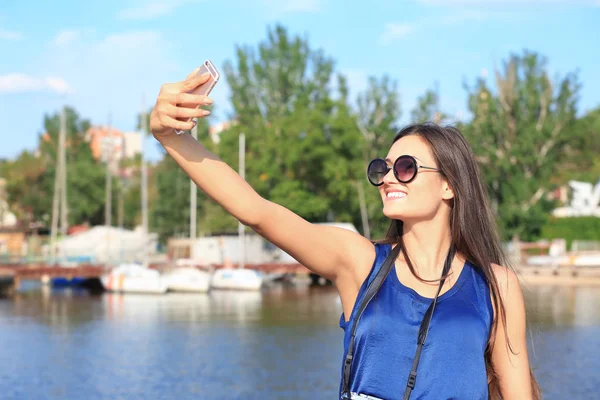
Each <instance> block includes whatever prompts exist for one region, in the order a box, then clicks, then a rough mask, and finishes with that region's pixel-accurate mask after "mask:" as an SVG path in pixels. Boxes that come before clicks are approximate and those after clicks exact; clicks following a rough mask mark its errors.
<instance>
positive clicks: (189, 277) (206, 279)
mask: <svg viewBox="0 0 600 400" xmlns="http://www.w3.org/2000/svg"><path fill="white" fill-rule="evenodd" d="M211 278H212V273H211V272H209V271H205V270H201V269H198V268H194V267H177V268H175V269H173V270H171V271H167V272H164V273H163V279H164V281H165V282H166V284H167V288H168V290H169V291H173V292H203V293H204V292H208V290H209V289H210V281H211Z"/></svg>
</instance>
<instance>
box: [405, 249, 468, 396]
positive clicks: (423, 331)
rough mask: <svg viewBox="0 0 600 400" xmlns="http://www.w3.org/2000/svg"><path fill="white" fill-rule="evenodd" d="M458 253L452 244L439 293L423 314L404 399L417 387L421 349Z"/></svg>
mask: <svg viewBox="0 0 600 400" xmlns="http://www.w3.org/2000/svg"><path fill="white" fill-rule="evenodd" d="M455 253H456V249H455V248H454V245H451V246H450V251H449V252H448V256H447V257H446V262H445V263H444V269H443V270H442V278H441V279H440V284H439V286H438V290H437V293H436V294H435V297H434V298H433V301H432V302H431V304H429V307H428V308H427V311H425V315H424V316H423V321H421V325H420V326H419V336H418V337H417V351H416V353H415V358H414V360H413V365H412V368H411V370H410V374H409V375H408V381H407V382H406V389H405V391H404V397H403V398H402V399H403V400H408V399H409V398H410V394H411V392H412V390H413V389H414V387H415V383H416V382H417V368H418V367H419V360H420V359H421V351H422V350H423V345H424V344H425V339H427V334H428V333H429V324H430V323H431V318H432V317H433V311H434V310H435V305H436V304H437V299H438V296H439V295H440V292H441V291H442V287H443V286H444V282H445V281H446V278H445V277H446V274H448V271H450V267H451V266H452V260H453V259H454V254H455Z"/></svg>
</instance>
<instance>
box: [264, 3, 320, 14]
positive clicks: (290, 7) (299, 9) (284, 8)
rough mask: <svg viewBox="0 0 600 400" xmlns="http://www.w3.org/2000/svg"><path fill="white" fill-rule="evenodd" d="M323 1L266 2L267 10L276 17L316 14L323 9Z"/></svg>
mask: <svg viewBox="0 0 600 400" xmlns="http://www.w3.org/2000/svg"><path fill="white" fill-rule="evenodd" d="M322 1H323V0H287V1H284V0H264V3H265V7H266V8H267V10H268V11H269V12H270V13H272V14H276V15H281V14H294V13H315V12H319V11H321V9H322V8H323V4H322Z"/></svg>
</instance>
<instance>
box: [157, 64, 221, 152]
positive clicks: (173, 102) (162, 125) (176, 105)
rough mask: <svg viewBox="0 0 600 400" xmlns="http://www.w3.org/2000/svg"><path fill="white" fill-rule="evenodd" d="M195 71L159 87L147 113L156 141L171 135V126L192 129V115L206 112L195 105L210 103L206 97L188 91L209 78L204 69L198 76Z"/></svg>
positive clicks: (179, 128) (172, 131) (198, 115)
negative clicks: (152, 105)
mask: <svg viewBox="0 0 600 400" xmlns="http://www.w3.org/2000/svg"><path fill="white" fill-rule="evenodd" d="M197 71H198V69H196V70H194V72H192V73H191V74H189V75H188V77H187V78H186V79H185V80H184V81H182V82H176V83H165V84H164V85H162V87H161V88H160V92H159V93H158V98H157V99H156V104H155V105H154V108H153V109H152V113H151V114H150V130H151V131H152V134H153V135H154V137H155V138H156V139H157V140H158V141H160V140H161V139H163V138H165V137H167V136H170V135H175V129H177V130H181V131H185V130H189V129H192V128H193V127H194V125H196V122H195V121H194V120H193V118H203V117H206V116H207V115H209V114H210V111H208V110H203V109H201V108H197V107H198V106H208V105H210V104H212V100H211V99H210V98H208V97H207V96H199V95H195V94H190V93H188V92H189V91H191V90H193V89H195V88H197V87H198V86H200V85H202V84H203V83H204V82H206V81H207V80H208V79H209V78H210V75H209V74H208V73H206V74H203V75H200V76H198V75H197Z"/></svg>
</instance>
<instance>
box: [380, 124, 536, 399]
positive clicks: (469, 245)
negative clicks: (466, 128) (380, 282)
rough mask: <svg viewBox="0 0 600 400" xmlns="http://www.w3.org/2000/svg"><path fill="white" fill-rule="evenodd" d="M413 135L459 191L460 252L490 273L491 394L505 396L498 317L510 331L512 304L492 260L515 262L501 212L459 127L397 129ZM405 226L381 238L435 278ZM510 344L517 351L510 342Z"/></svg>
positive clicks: (453, 223) (455, 218) (397, 224)
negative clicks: (413, 252)
mask: <svg viewBox="0 0 600 400" xmlns="http://www.w3.org/2000/svg"><path fill="white" fill-rule="evenodd" d="M410 135H415V136H420V137H421V138H423V139H425V140H426V141H427V142H428V143H429V146H430V148H431V151H432V153H433V156H434V158H435V161H436V164H437V167H438V169H439V171H440V173H441V174H442V176H443V177H444V178H445V179H446V180H447V182H448V184H449V185H450V187H451V188H452V190H453V191H454V199H453V201H452V202H453V204H452V208H451V212H450V230H451V238H452V244H453V245H454V246H455V249H456V251H457V253H460V254H462V255H464V256H465V257H466V258H467V260H469V262H471V263H472V264H473V265H475V266H477V267H478V268H480V269H481V270H482V271H483V273H484V275H485V277H486V279H487V283H488V286H489V288H490V292H491V296H492V302H493V304H494V308H495V310H496V312H495V314H496V315H495V316H494V322H493V326H492V329H491V331H490V337H489V338H488V344H487V348H486V351H485V364H486V372H487V376H488V389H489V398H490V399H492V400H496V399H502V396H501V394H500V385H499V381H498V376H497V374H496V373H495V371H494V368H493V365H492V362H491V356H492V349H493V347H494V342H495V338H496V332H497V330H498V318H502V322H503V324H504V331H505V334H506V337H507V338H508V332H507V331H506V310H505V308H504V302H503V301H502V298H501V296H500V291H499V288H498V282H497V280H496V277H495V275H494V273H493V270H492V263H494V264H498V265H502V266H504V267H506V268H511V269H512V268H513V267H512V266H511V265H510V262H509V260H508V258H507V257H506V254H505V253H504V250H503V249H502V245H501V242H500V238H499V236H498V230H497V227H496V223H495V217H494V214H493V213H492V209H491V207H490V204H489V201H488V196H487V192H486V189H485V186H484V184H483V182H482V179H481V173H480V171H479V166H478V165H477V162H476V161H475V157H474V155H473V151H472V150H471V147H470V146H469V144H468V143H467V141H466V139H465V138H464V136H463V135H462V134H461V133H460V131H459V130H458V129H456V128H454V127H451V126H446V127H442V126H439V125H437V124H434V123H425V124H413V125H409V126H407V127H405V128H404V129H402V130H401V131H400V132H398V134H396V136H395V137H394V141H393V142H392V144H393V143H396V141H398V140H400V139H401V138H403V137H405V136H410ZM473 205H476V206H475V207H474V206H473ZM402 232H403V222H402V221H401V220H391V224H390V227H389V229H388V231H387V234H386V236H385V238H384V239H383V240H381V241H379V242H380V243H391V244H398V245H399V246H400V248H401V250H402V252H403V254H404V258H405V259H406V262H407V264H408V267H409V269H410V271H411V272H412V274H413V275H414V276H416V277H417V278H418V279H419V280H421V281H423V282H431V281H426V280H424V279H421V278H420V277H419V276H418V274H417V273H415V269H414V267H413V265H412V263H411V261H410V258H409V257H408V254H407V253H406V249H405V246H404V242H403V238H402ZM509 349H510V351H511V352H513V354H515V353H514V351H513V349H512V346H511V345H510V342H509ZM530 375H531V385H532V393H533V398H534V399H536V400H538V399H541V391H540V388H539V385H538V383H537V380H536V379H535V376H534V375H533V372H532V371H531V370H530Z"/></svg>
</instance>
